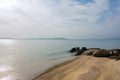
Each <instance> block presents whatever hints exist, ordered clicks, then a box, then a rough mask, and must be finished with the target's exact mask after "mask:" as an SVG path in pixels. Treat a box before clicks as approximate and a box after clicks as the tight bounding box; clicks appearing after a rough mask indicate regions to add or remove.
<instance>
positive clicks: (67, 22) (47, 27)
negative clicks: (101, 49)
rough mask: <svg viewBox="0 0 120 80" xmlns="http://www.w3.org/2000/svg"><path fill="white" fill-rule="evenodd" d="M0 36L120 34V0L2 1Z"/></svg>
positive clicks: (95, 36) (101, 35)
mask: <svg viewBox="0 0 120 80" xmlns="http://www.w3.org/2000/svg"><path fill="white" fill-rule="evenodd" d="M0 37H1V38H5V37H9V38H30V37H31V38H36V37H65V38H112V37H120V0H0Z"/></svg>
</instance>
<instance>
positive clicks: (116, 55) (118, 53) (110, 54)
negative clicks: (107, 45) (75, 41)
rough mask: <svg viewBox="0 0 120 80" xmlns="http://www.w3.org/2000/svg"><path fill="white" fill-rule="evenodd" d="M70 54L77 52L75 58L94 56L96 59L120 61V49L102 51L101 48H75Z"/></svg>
mask: <svg viewBox="0 0 120 80" xmlns="http://www.w3.org/2000/svg"><path fill="white" fill-rule="evenodd" d="M70 52H72V53H73V52H76V53H75V56H78V55H92V56H94V57H107V58H111V59H116V60H120V49H100V48H89V49H87V48H86V47H82V48H81V49H80V47H74V48H72V49H71V50H70Z"/></svg>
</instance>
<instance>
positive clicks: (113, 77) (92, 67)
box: [33, 55, 120, 80]
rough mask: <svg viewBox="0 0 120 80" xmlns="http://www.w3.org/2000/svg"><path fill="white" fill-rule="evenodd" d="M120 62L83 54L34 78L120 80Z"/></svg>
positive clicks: (45, 79)
mask: <svg viewBox="0 0 120 80" xmlns="http://www.w3.org/2000/svg"><path fill="white" fill-rule="evenodd" d="M119 66H120V62H119V61H115V60H113V59H109V58H96V57H93V56H86V55H82V56H79V57H77V58H75V59H73V60H70V61H67V62H64V63H61V64H58V65H55V66H53V67H52V68H49V69H48V70H47V71H45V72H44V73H42V74H40V75H38V76H37V77H35V78H34V79H33V80H120V76H119V75H120V69H119Z"/></svg>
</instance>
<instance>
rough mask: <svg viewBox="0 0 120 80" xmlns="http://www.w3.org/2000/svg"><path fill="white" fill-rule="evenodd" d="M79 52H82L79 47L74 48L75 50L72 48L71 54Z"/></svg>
mask: <svg viewBox="0 0 120 80" xmlns="http://www.w3.org/2000/svg"><path fill="white" fill-rule="evenodd" d="M78 50H80V48H79V47H74V48H72V49H71V50H70V51H69V52H72V53H73V52H76V51H78Z"/></svg>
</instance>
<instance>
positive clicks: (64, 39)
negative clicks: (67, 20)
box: [23, 37, 67, 40]
mask: <svg viewBox="0 0 120 80" xmlns="http://www.w3.org/2000/svg"><path fill="white" fill-rule="evenodd" d="M23 39H31V40H67V38H59V37H58V38H23Z"/></svg>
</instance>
